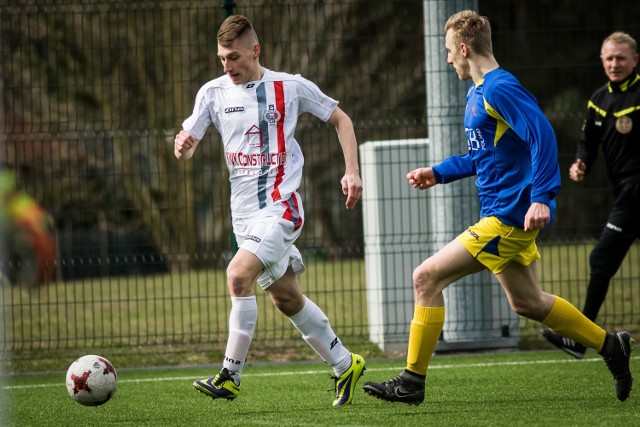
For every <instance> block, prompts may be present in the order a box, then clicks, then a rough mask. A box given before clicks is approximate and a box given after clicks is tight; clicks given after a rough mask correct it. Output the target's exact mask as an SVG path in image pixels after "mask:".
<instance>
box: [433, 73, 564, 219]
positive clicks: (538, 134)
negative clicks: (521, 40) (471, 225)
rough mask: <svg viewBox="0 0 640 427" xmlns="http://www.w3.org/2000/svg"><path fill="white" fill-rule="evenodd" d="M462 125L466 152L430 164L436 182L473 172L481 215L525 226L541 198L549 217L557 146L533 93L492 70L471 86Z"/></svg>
mask: <svg viewBox="0 0 640 427" xmlns="http://www.w3.org/2000/svg"><path fill="white" fill-rule="evenodd" d="M464 127H465V133H466V135H467V144H468V149H469V152H468V153H467V154H464V155H461V156H451V157H449V158H447V159H445V160H443V161H442V162H441V163H440V164H438V165H436V166H434V167H433V170H434V172H435V175H436V179H437V180H438V183H447V182H452V181H455V180H458V179H460V178H465V177H469V176H473V175H477V179H476V186H477V187H478V196H479V198H480V217H482V218H483V217H487V216H496V217H497V218H498V219H500V221H502V222H503V223H504V224H507V225H511V226H515V227H519V228H524V217H525V215H526V213H527V210H528V209H529V207H530V206H531V203H533V202H541V203H545V204H547V205H548V206H549V208H550V210H551V220H552V221H553V218H554V216H555V197H556V194H557V193H558V190H559V189H560V167H559V165H558V148H557V144H556V136H555V133H554V131H553V128H552V127H551V124H550V123H549V121H548V120H547V118H546V117H545V115H544V114H543V113H542V111H541V110H540V107H539V106H538V102H537V101H536V99H535V98H534V97H533V95H532V94H531V93H529V92H528V91H527V90H526V89H525V88H524V87H523V86H522V85H521V84H520V82H519V81H518V80H517V79H516V78H515V77H514V76H513V75H512V74H511V73H509V72H507V71H505V70H503V69H501V68H498V69H495V70H493V71H491V72H489V73H487V74H486V75H485V76H484V79H483V80H481V81H479V82H477V83H474V84H472V85H471V86H470V87H469V91H468V92H467V106H466V111H465V115H464Z"/></svg>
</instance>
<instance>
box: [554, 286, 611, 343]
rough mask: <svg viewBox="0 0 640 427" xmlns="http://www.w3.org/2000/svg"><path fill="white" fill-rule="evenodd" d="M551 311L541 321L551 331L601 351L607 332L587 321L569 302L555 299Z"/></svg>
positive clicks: (558, 298)
mask: <svg viewBox="0 0 640 427" xmlns="http://www.w3.org/2000/svg"><path fill="white" fill-rule="evenodd" d="M555 298H556V299H555V301H554V302H553V306H552V307H551V311H550V312H549V314H548V315H547V317H546V318H545V319H544V320H543V321H542V323H543V324H544V325H545V326H548V327H549V329H551V330H552V331H554V332H556V333H558V334H560V335H562V336H563V337H567V338H570V339H572V340H574V341H577V342H579V343H581V344H583V345H586V346H587V347H591V348H594V349H596V350H597V351H598V352H600V350H602V346H603V345H604V339H605V337H606V336H607V332H606V331H605V330H604V329H602V328H601V327H600V326H598V325H596V324H595V323H593V322H592V321H591V320H589V319H588V318H587V317H586V316H585V315H584V314H582V313H580V310H578V309H577V308H575V307H574V306H573V304H571V303H570V302H568V301H566V300H564V299H562V298H560V297H559V296H556V297H555Z"/></svg>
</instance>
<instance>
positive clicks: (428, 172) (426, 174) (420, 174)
mask: <svg viewBox="0 0 640 427" xmlns="http://www.w3.org/2000/svg"><path fill="white" fill-rule="evenodd" d="M407 179H408V180H409V184H410V185H411V186H412V187H413V188H417V189H419V190H426V189H427V188H431V187H433V186H434V185H436V177H435V175H434V173H433V169H432V168H418V169H414V170H412V171H411V172H409V173H408V174H407Z"/></svg>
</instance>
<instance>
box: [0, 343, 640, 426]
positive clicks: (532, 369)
mask: <svg viewBox="0 0 640 427" xmlns="http://www.w3.org/2000/svg"><path fill="white" fill-rule="evenodd" d="M587 356H588V357H587V359H585V360H581V361H578V360H575V359H572V358H570V357H568V356H566V355H565V354H564V353H561V352H558V351H534V352H509V353H486V354H471V355H445V356H435V357H434V359H433V360H432V365H431V368H430V370H429V376H428V381H427V396H426V401H425V403H423V404H422V405H421V406H409V405H405V404H400V403H387V402H383V401H380V400H377V399H374V398H372V397H370V396H368V395H365V394H364V392H363V391H362V389H361V386H362V384H363V383H364V381H367V380H368V381H382V380H386V379H388V378H390V377H391V376H395V375H396V374H397V373H398V372H400V370H401V369H402V368H403V367H404V361H403V360H398V359H394V360H389V359H377V360H369V361H368V362H367V368H368V369H367V371H366V373H365V376H364V377H363V380H361V382H360V383H359V384H358V387H357V389H356V391H355V393H356V394H355V397H354V403H353V404H352V405H350V406H347V407H344V408H338V409H336V408H333V407H332V406H331V402H332V400H333V397H334V395H333V391H327V389H329V388H331V387H332V386H333V382H332V381H331V380H330V378H329V373H330V370H329V369H328V367H326V366H325V365H323V364H322V363H308V362H305V363H299V362H296V363H287V364H262V365H253V366H251V365H250V366H247V367H246V368H245V371H244V377H243V382H242V386H241V394H240V396H239V397H238V398H237V399H236V400H235V401H233V402H227V401H213V400H211V399H210V398H208V397H206V396H204V395H202V394H199V393H197V392H196V391H194V390H193V389H192V388H191V383H192V382H193V380H194V379H196V378H201V377H207V376H210V375H212V374H213V373H214V372H215V371H216V370H217V369H218V367H197V368H180V369H177V368H173V369H148V370H127V369H120V370H119V371H118V374H119V384H118V390H117V392H116V394H115V396H114V397H113V398H112V399H111V401H109V402H107V403H106V404H105V405H103V406H100V407H84V406H81V405H79V404H77V403H75V402H74V401H73V400H72V398H71V397H69V396H68V395H67V391H66V388H65V385H64V372H58V373H48V374H37V375H19V376H10V377H4V386H3V387H2V389H1V391H2V393H3V396H2V397H3V401H4V409H3V412H2V413H3V417H4V418H2V417H0V423H1V424H2V425H3V426H4V425H7V426H12V425H15V426H36V425H37V426H56V427H61V426H78V425H87V426H112V425H118V426H195V425H207V426H212V425H225V426H227V425H273V426H302V425H309V426H311V425H313V426H317V425H341V426H347V425H349V426H395V425H397V426H424V425H437V426H497V425H504V426H507V425H508V426H557V425H561V426H584V425H589V426H608V425H610V426H618V425H640V396H639V395H638V394H637V393H636V394H633V393H632V395H631V397H630V398H629V399H628V401H627V402H624V403H620V402H618V401H617V399H616V397H615V393H614V390H613V381H612V379H611V376H610V374H609V372H608V370H607V368H606V367H605V365H604V362H602V360H601V359H600V358H599V357H597V355H596V354H595V353H593V352H591V351H590V352H589V353H587ZM639 360H640V359H638V358H634V359H632V370H636V371H637V370H638V368H640V361H639ZM116 368H117V367H116Z"/></svg>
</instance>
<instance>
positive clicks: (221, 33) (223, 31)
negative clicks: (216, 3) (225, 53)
mask: <svg viewBox="0 0 640 427" xmlns="http://www.w3.org/2000/svg"><path fill="white" fill-rule="evenodd" d="M239 38H246V39H247V41H248V42H249V43H250V44H252V45H253V44H256V43H258V35H257V34H256V31H255V30H254V29H253V25H251V22H250V21H249V19H248V18H247V17H246V16H243V15H231V16H230V17H228V18H227V19H225V20H224V22H223V23H222V25H220V29H219V30H218V44H219V45H220V46H222V47H225V48H228V47H229V46H231V44H232V43H233V42H234V41H235V40H236V39H239Z"/></svg>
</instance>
